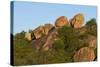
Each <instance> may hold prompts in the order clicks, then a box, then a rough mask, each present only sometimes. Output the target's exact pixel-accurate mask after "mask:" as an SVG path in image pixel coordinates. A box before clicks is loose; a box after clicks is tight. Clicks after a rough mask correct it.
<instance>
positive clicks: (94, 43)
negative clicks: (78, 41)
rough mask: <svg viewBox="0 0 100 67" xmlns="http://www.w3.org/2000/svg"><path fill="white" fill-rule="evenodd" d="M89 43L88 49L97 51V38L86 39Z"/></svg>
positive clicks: (89, 37)
mask: <svg viewBox="0 0 100 67" xmlns="http://www.w3.org/2000/svg"><path fill="white" fill-rule="evenodd" d="M86 40H87V41H86V42H87V43H88V47H90V48H93V49H96V48H97V38H96V37H95V36H92V35H91V36H88V38H87V39H86Z"/></svg>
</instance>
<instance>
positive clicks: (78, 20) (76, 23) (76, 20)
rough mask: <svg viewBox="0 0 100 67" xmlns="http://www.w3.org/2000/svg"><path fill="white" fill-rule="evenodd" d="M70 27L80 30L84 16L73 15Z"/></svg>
mask: <svg viewBox="0 0 100 67" xmlns="http://www.w3.org/2000/svg"><path fill="white" fill-rule="evenodd" d="M70 23H71V26H72V27H74V28H81V27H82V25H83V23H84V16H83V14H81V13H79V14H77V15H75V16H74V17H73V18H72V19H71V21H70Z"/></svg>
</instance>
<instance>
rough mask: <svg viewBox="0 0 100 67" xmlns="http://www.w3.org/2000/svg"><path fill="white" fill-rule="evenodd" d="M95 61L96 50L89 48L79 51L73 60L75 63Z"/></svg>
mask: <svg viewBox="0 0 100 67" xmlns="http://www.w3.org/2000/svg"><path fill="white" fill-rule="evenodd" d="M94 59H95V53H94V50H92V49H91V48H89V47H83V48H81V49H79V50H78V51H77V52H76V53H75V55H74V57H73V60H74V61H75V62H81V61H93V60H94Z"/></svg>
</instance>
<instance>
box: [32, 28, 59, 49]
mask: <svg viewBox="0 0 100 67" xmlns="http://www.w3.org/2000/svg"><path fill="white" fill-rule="evenodd" d="M56 36H57V30H56V29H53V30H52V31H50V32H49V34H48V35H45V36H43V37H42V38H39V39H36V40H33V41H32V44H33V46H34V48H36V49H37V50H43V51H47V50H49V49H50V48H51V47H52V44H53V43H54V41H55V39H56Z"/></svg>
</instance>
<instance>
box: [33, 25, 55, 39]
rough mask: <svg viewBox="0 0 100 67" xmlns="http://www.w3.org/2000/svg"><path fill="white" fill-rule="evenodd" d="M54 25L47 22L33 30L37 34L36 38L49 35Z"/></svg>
mask: <svg viewBox="0 0 100 67" xmlns="http://www.w3.org/2000/svg"><path fill="white" fill-rule="evenodd" d="M53 27H54V26H53V25H52V24H45V25H43V26H39V27H38V28H36V29H35V30H33V31H32V34H33V35H34V36H35V38H36V39H38V38H41V37H42V36H44V35H47V34H48V33H49V31H50V30H51V29H52V28H53Z"/></svg>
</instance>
